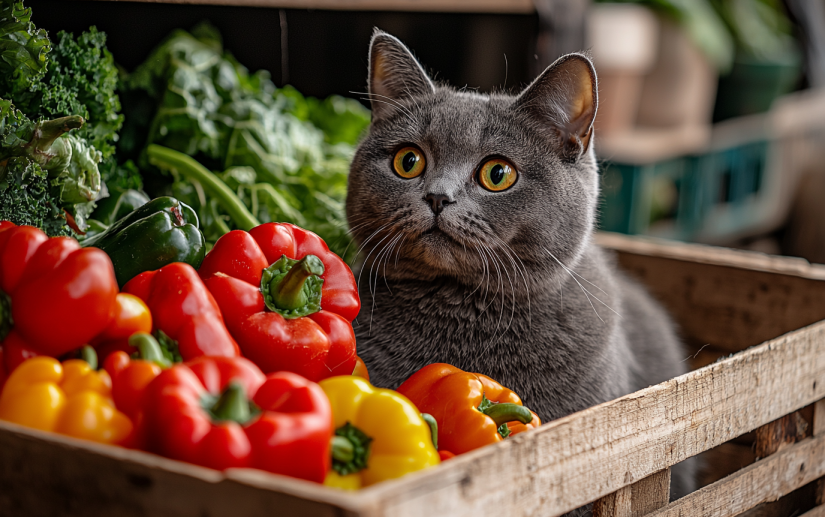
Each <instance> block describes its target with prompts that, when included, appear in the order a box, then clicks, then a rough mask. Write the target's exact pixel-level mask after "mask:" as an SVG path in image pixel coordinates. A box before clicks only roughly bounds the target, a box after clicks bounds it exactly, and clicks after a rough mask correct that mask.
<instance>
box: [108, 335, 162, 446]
mask: <svg viewBox="0 0 825 517" xmlns="http://www.w3.org/2000/svg"><path fill="white" fill-rule="evenodd" d="M129 346H130V348H133V349H136V350H138V352H137V356H138V357H137V358H134V359H133V358H132V357H130V356H129V354H127V353H126V352H123V351H120V350H118V351H115V352H113V353H112V354H110V355H109V356H108V357H107V358H106V360H105V361H104V362H103V368H104V369H105V370H106V372H107V373H108V374H109V377H111V379H112V399H113V400H114V403H115V407H117V409H118V410H119V411H122V412H123V413H124V414H125V415H126V416H128V417H129V418H130V419H131V420H132V423H133V424H134V426H135V432H134V433H133V436H132V438H131V440H130V441H129V443H128V444H127V445H128V446H130V447H133V448H136V449H143V448H145V446H146V438H145V435H144V432H145V426H144V425H143V420H144V402H143V398H144V395H145V393H146V387H147V386H149V384H150V383H151V382H152V381H153V380H154V379H155V377H157V376H158V375H160V372H162V371H163V369H164V368H168V367H170V366H171V365H172V363H171V362H170V361H169V360H168V359H166V358H165V357H164V356H163V353H162V352H161V349H160V345H159V344H158V342H157V341H156V340H155V338H153V337H152V336H151V335H150V334H147V333H144V332H139V333H136V334H133V335H132V336H131V337H130V339H129Z"/></svg>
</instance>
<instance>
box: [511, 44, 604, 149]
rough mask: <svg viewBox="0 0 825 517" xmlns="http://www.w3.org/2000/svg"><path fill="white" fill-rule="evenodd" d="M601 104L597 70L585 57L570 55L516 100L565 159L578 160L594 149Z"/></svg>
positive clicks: (563, 58)
mask: <svg viewBox="0 0 825 517" xmlns="http://www.w3.org/2000/svg"><path fill="white" fill-rule="evenodd" d="M598 103H599V97H598V89H597V83H596V69H595V68H594V67H593V63H592V62H591V61H590V59H588V57H587V56H585V55H583V54H568V55H566V56H562V57H560V58H559V59H557V60H556V62H555V63H553V64H552V65H550V66H549V67H547V70H545V71H544V72H543V73H542V74H541V75H540V76H538V77H537V78H536V80H535V81H533V83H532V84H530V86H528V87H527V88H526V89H525V90H524V91H523V92H522V93H521V94H520V95H519V96H518V98H517V99H516V102H515V105H514V107H515V109H517V110H521V111H524V112H527V113H528V114H529V115H530V116H531V117H532V118H533V119H534V120H536V121H537V124H536V127H537V128H538V130H539V131H542V132H544V133H545V134H546V135H547V137H548V138H549V139H551V140H553V141H554V142H556V143H557V145H558V146H559V147H560V149H559V151H560V154H561V156H562V158H564V159H566V160H570V161H575V160H577V159H578V158H579V156H581V155H582V154H583V153H584V152H585V151H587V149H588V147H589V146H590V141H591V137H592V136H593V121H594V120H595V119H596V108H597V106H598Z"/></svg>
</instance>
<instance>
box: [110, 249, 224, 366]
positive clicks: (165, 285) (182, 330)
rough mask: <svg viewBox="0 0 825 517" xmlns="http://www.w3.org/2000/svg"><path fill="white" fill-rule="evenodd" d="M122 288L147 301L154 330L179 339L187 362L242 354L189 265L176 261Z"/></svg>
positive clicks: (219, 313) (216, 308) (175, 339)
mask: <svg viewBox="0 0 825 517" xmlns="http://www.w3.org/2000/svg"><path fill="white" fill-rule="evenodd" d="M123 291H124V292H126V293H129V294H133V295H135V296H137V297H138V298H140V299H141V300H143V301H144V302H145V303H146V305H147V306H148V307H149V310H150V311H151V312H152V326H153V329H154V331H158V330H160V331H162V332H163V333H165V334H166V335H167V336H169V337H170V338H171V339H172V340H174V341H175V342H177V348H178V351H179V353H180V356H181V358H182V359H183V360H184V361H188V360H189V359H194V358H196V357H200V356H205V355H208V356H222V357H235V356H238V355H240V351H239V350H238V345H237V343H235V340H234V339H232V336H231V335H230V334H229V331H228V330H227V329H226V326H225V325H224V322H223V317H222V316H221V311H220V309H219V308H218V305H217V304H216V303H215V299H214V298H212V295H211V294H209V291H208V290H207V289H206V287H205V286H204V285H203V282H202V281H201V279H200V277H199V276H198V273H197V271H195V270H194V268H192V266H190V265H189V264H184V263H183V262H175V263H172V264H169V265H168V266H164V267H162V268H160V269H158V270H157V271H147V272H145V273H141V274H139V275H138V276H136V277H135V278H133V279H132V280H130V281H129V282H128V283H127V284H126V285H125V286H123Z"/></svg>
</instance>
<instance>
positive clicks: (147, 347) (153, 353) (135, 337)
mask: <svg viewBox="0 0 825 517" xmlns="http://www.w3.org/2000/svg"><path fill="white" fill-rule="evenodd" d="M129 345H130V346H133V347H135V348H137V349H138V357H140V358H141V359H143V360H144V361H151V362H153V363H155V364H157V365H158V366H160V367H161V368H169V367H170V366H172V361H170V360H169V359H167V358H165V357H164V356H163V352H162V351H161V349H160V343H158V341H157V340H156V339H155V338H154V337H152V335H151V334H147V333H145V332H136V333H134V334H132V335H131V336H130V337H129Z"/></svg>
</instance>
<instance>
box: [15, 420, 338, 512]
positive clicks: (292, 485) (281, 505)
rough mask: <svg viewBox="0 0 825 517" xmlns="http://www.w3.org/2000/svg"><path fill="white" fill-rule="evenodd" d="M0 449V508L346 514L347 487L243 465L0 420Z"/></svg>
mask: <svg viewBox="0 0 825 517" xmlns="http://www.w3.org/2000/svg"><path fill="white" fill-rule="evenodd" d="M0 451H2V453H0V486H2V489H0V515H27V516H30V517H37V516H44V517H52V516H55V515H69V514H73V515H84V516H101V517H102V516H111V515H118V516H121V515H122V516H142V515H152V516H159V517H165V516H170V517H172V516H175V517H201V516H205V515H209V516H210V517H223V516H226V517H236V516H239V515H243V516H248V517H255V516H261V517H269V516H271V515H273V512H272V510H273V508H277V509H278V510H279V512H278V513H279V515H296V516H297V515H312V516H313V517H326V516H328V517H342V516H347V515H353V513H352V511H351V510H352V508H353V504H352V503H351V502H350V501H352V500H354V499H353V498H354V496H353V495H352V494H348V493H344V492H341V491H338V490H328V489H325V488H324V487H321V486H319V485H316V484H314V483H309V482H305V481H301V480H297V479H291V478H287V477H283V476H275V475H271V474H268V473H265V472H260V471H253V470H245V469H239V470H237V471H228V472H227V473H226V474H223V473H221V472H218V471H215V470H211V469H207V468H202V467H198V466H195V465H190V464H188V463H182V462H178V461H173V460H169V459H166V458H162V457H159V456H156V455H154V454H149V453H145V452H141V451H134V450H130V449H124V448H122V447H114V446H108V445H102V444H96V443H94V442H88V441H85V440H77V439H74V438H69V437H66V436H62V435H57V434H53V433H45V432H40V431H36V430H32V429H28V428H24V427H21V426H18V425H15V424H12V423H9V422H3V421H0ZM261 477H263V478H266V480H265V481H262V480H261ZM266 483H269V485H267V484H266ZM262 487H265V488H267V490H262V489H261V488H262Z"/></svg>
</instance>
